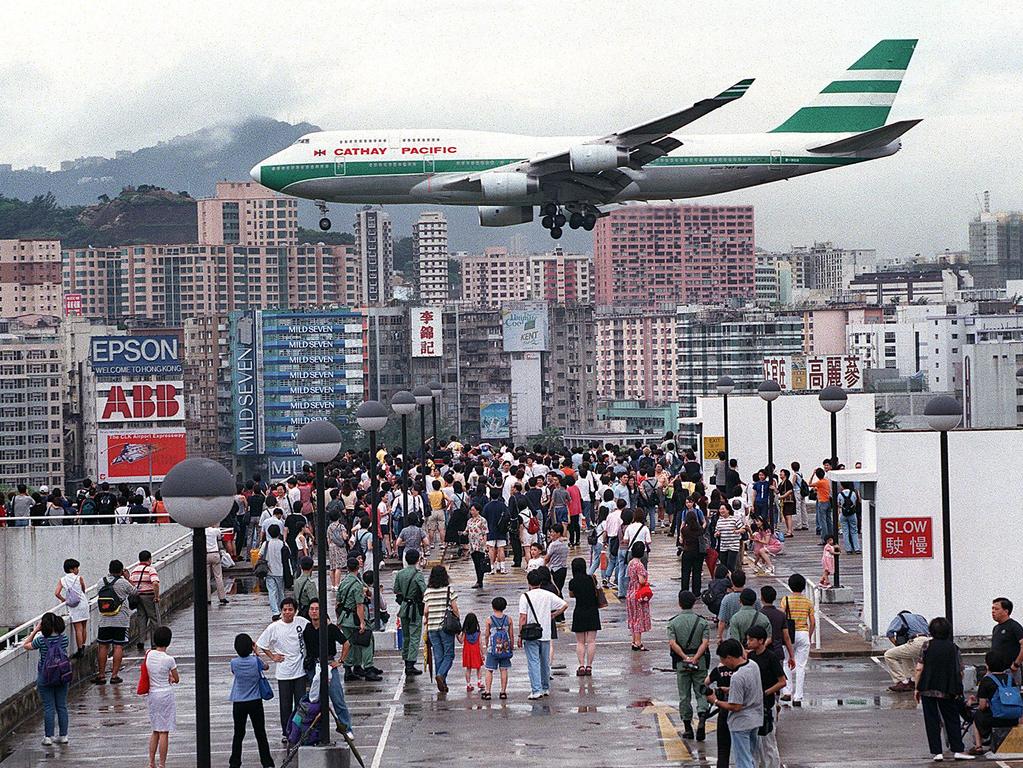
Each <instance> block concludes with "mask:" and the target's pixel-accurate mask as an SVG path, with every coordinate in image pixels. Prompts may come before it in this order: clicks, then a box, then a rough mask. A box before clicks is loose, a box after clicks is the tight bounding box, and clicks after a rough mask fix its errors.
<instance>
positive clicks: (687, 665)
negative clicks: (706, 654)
mask: <svg viewBox="0 0 1023 768" xmlns="http://www.w3.org/2000/svg"><path fill="white" fill-rule="evenodd" d="M701 621H702V619H701V618H700V617H699V616H696V620H695V621H693V628H692V629H690V630H689V637H687V638H686V641H685V643H683V644H682V650H683V651H685V652H686V653H689V649H690V647H692V643H693V637H695V636H696V628H697V627H699V626H700V622H701ZM679 664H681V665H682V669H684V670H685V671H686V672H695V671H696V670H698V669H699V668H700V665H699V664H697V663H693V662H687V661H683V660H682V657H681V656H679V655H678V654H677V653H675V652H674V651H671V668H672V669H677V668H678V665H679Z"/></svg>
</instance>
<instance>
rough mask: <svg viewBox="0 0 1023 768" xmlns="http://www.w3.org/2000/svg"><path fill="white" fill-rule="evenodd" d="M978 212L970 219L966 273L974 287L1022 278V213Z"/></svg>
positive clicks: (999, 286)
mask: <svg viewBox="0 0 1023 768" xmlns="http://www.w3.org/2000/svg"><path fill="white" fill-rule="evenodd" d="M987 207H988V206H987V204H985V210H984V211H983V212H981V214H980V215H979V216H977V218H975V219H974V220H973V221H971V222H970V273H971V274H972V275H973V277H974V280H975V281H976V287H978V288H1002V287H1004V286H1005V281H1006V280H1019V279H1021V278H1023V213H1019V212H1010V213H991V212H990V211H988V210H987Z"/></svg>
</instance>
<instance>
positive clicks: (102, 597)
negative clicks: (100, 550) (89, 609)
mask: <svg viewBox="0 0 1023 768" xmlns="http://www.w3.org/2000/svg"><path fill="white" fill-rule="evenodd" d="M119 578H121V577H120V576H115V577H114V580H113V581H110V580H108V579H107V577H106V576H104V577H103V585H102V586H101V587H100V588H99V592H97V593H96V597H97V600H96V606H97V607H98V608H99V612H100V615H101V616H116V615H117V614H119V613H120V612H121V605H122V604H123V603H124V601H123V600H122V599H121V596H120V595H119V594H117V590H116V589H114V584H116V583H117V580H118V579H119Z"/></svg>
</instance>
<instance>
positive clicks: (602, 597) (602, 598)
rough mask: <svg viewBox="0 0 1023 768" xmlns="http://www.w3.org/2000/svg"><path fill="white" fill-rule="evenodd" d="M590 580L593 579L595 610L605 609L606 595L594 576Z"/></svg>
mask: <svg viewBox="0 0 1023 768" xmlns="http://www.w3.org/2000/svg"><path fill="white" fill-rule="evenodd" d="M590 578H591V579H593V591H594V592H596V593H597V608H607V593H606V592H605V591H604V588H603V587H601V586H600V584H599V583H598V582H597V577H596V576H590Z"/></svg>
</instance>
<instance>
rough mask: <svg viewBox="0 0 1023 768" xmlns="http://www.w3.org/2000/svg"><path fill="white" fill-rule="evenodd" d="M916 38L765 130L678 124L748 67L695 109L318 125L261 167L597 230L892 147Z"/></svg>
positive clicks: (290, 189) (867, 59)
mask: <svg viewBox="0 0 1023 768" xmlns="http://www.w3.org/2000/svg"><path fill="white" fill-rule="evenodd" d="M916 43H917V41H916V40H882V41H880V42H879V43H878V44H877V45H875V46H874V47H873V48H871V49H870V50H869V51H868V52H867V53H866V54H864V55H863V56H861V57H860V58H859V59H857V60H856V62H855V63H854V64H853V65H852V66H851V67H849V68H848V69H847V70H845V71H844V72H843V73H842V74H840V75H839V76H838V77H837V78H836V79H835V80H833V81H832V82H831V83H830V84H829V85H827V86H826V87H825V88H824V89H823V90H822V91H821V92H820V93H819V94H818V95H817V97H816V98H815V99H814V100H813V101H811V102H810V103H809V104H808V105H807V106H805V107H802V108H801V109H799V110H797V111H796V112H795V113H794V114H793V115H791V116H790V117H789V118H788V119H787V120H785V121H784V122H783V123H781V124H780V125H778V126H777V127H776V128H774V129H773V130H771V131H769V132H767V133H758V134H733V135H694V134H685V133H680V131H681V129H683V128H684V127H686V126H687V125H689V124H690V123H692V122H694V121H695V120H697V119H699V118H701V117H703V116H704V115H707V114H709V113H710V112H713V111H714V110H716V109H718V108H720V107H723V106H725V105H726V104H729V103H731V102H733V101H736V100H737V99H739V98H741V97H742V96H744V95H745V94H746V91H747V90H748V89H749V87H750V85H751V84H752V83H753V80H752V79H743V80H740V81H739V82H737V83H736V84H735V85H733V86H731V87H730V88H727V89H725V90H724V91H722V92H721V93H719V94H718V95H717V96H714V97H713V98H709V99H703V100H702V101H698V102H696V103H695V104H693V106H691V107H689V108H688V109H683V110H682V111H680V112H674V113H672V114H670V115H666V116H664V117H661V118H658V119H656V120H652V121H650V122H647V123H642V124H640V125H636V126H634V127H631V128H627V129H625V130H622V131H617V132H615V133H611V134H608V135H606V136H600V137H597V138H592V137H537V136H522V135H515V134H507V133H491V132H485V131H470V130H442V129H423V128H408V129H394V130H371V131H318V132H315V133H309V134H306V135H305V136H302V137H301V138H299V139H298V140H297V141H296V142H295V143H294V144H292V145H291V146H290V147H287V148H285V149H283V150H281V151H280V152H277V153H276V154H274V155H272V156H270V157H268V158H266V159H265V160H263V161H262V162H260V163H257V164H256V165H255V166H254V167H253V168H252V170H251V172H250V173H251V175H252V178H253V179H255V180H256V181H257V182H259V183H260V184H262V185H263V186H265V187H267V188H269V189H272V190H275V191H278V192H282V193H284V194H287V195H291V196H294V197H301V198H307V199H310V200H314V201H315V202H316V205H317V206H318V207H319V209H320V212H321V214H322V216H323V218H321V219H320V228H321V229H323V230H328V229H330V227H331V222H330V219H329V218H328V213H329V209H328V206H327V203H328V202H336V203H366V204H388V203H399V204H402V203H408V204H416V203H429V204H440V205H475V206H478V207H479V221H480V224H481V225H482V226H489V227H502V226H510V225H515V224H524V223H527V222H530V221H532V220H533V218H534V211H535V209H536V208H537V207H539V209H540V213H541V219H540V223H541V225H542V226H543V227H544V228H545V229H547V230H548V231H549V232H550V235H551V237H553V238H555V239H556V238H559V237H561V236H562V234H563V231H564V229H563V228H564V226H565V225H566V224H567V225H568V226H569V227H571V228H572V229H579V228H582V229H584V230H592V229H593V227H594V226H595V224H596V221H597V219H598V218H599V217H601V216H606V215H608V213H609V211H610V210H612V209H614V208H615V207H618V206H619V205H621V204H627V203H631V202H644V201H645V202H649V201H654V200H675V199H680V198H691V197H699V196H702V195H713V194H717V193H719V192H728V191H731V190H734V189H743V188H745V187H752V186H755V185H758V184H767V183H769V182H773V181H780V180H782V179H789V178H792V177H794V176H802V175H804V174H807V173H817V172H818V171H826V170H830V169H832V168H840V167H844V166H847V165H855V164H856V163H861V162H865V161H867V160H876V159H877V158H881V157H888V156H890V155H893V154H895V153H896V152H898V151H899V149H900V148H901V141H900V137H901V136H902V135H903V134H904V133H906V131H908V130H910V129H911V128H912V127H913V126H915V125H916V124H917V123H919V122H920V120H902V121H899V122H895V123H892V124H890V125H886V121H887V119H888V113H889V111H890V110H891V106H892V103H893V101H894V100H895V95H896V93H897V92H898V90H899V86H900V85H901V83H902V78H903V76H904V75H905V72H906V68H907V66H908V65H909V60H910V58H911V57H912V55H913V51H914V49H915V48H916Z"/></svg>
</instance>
